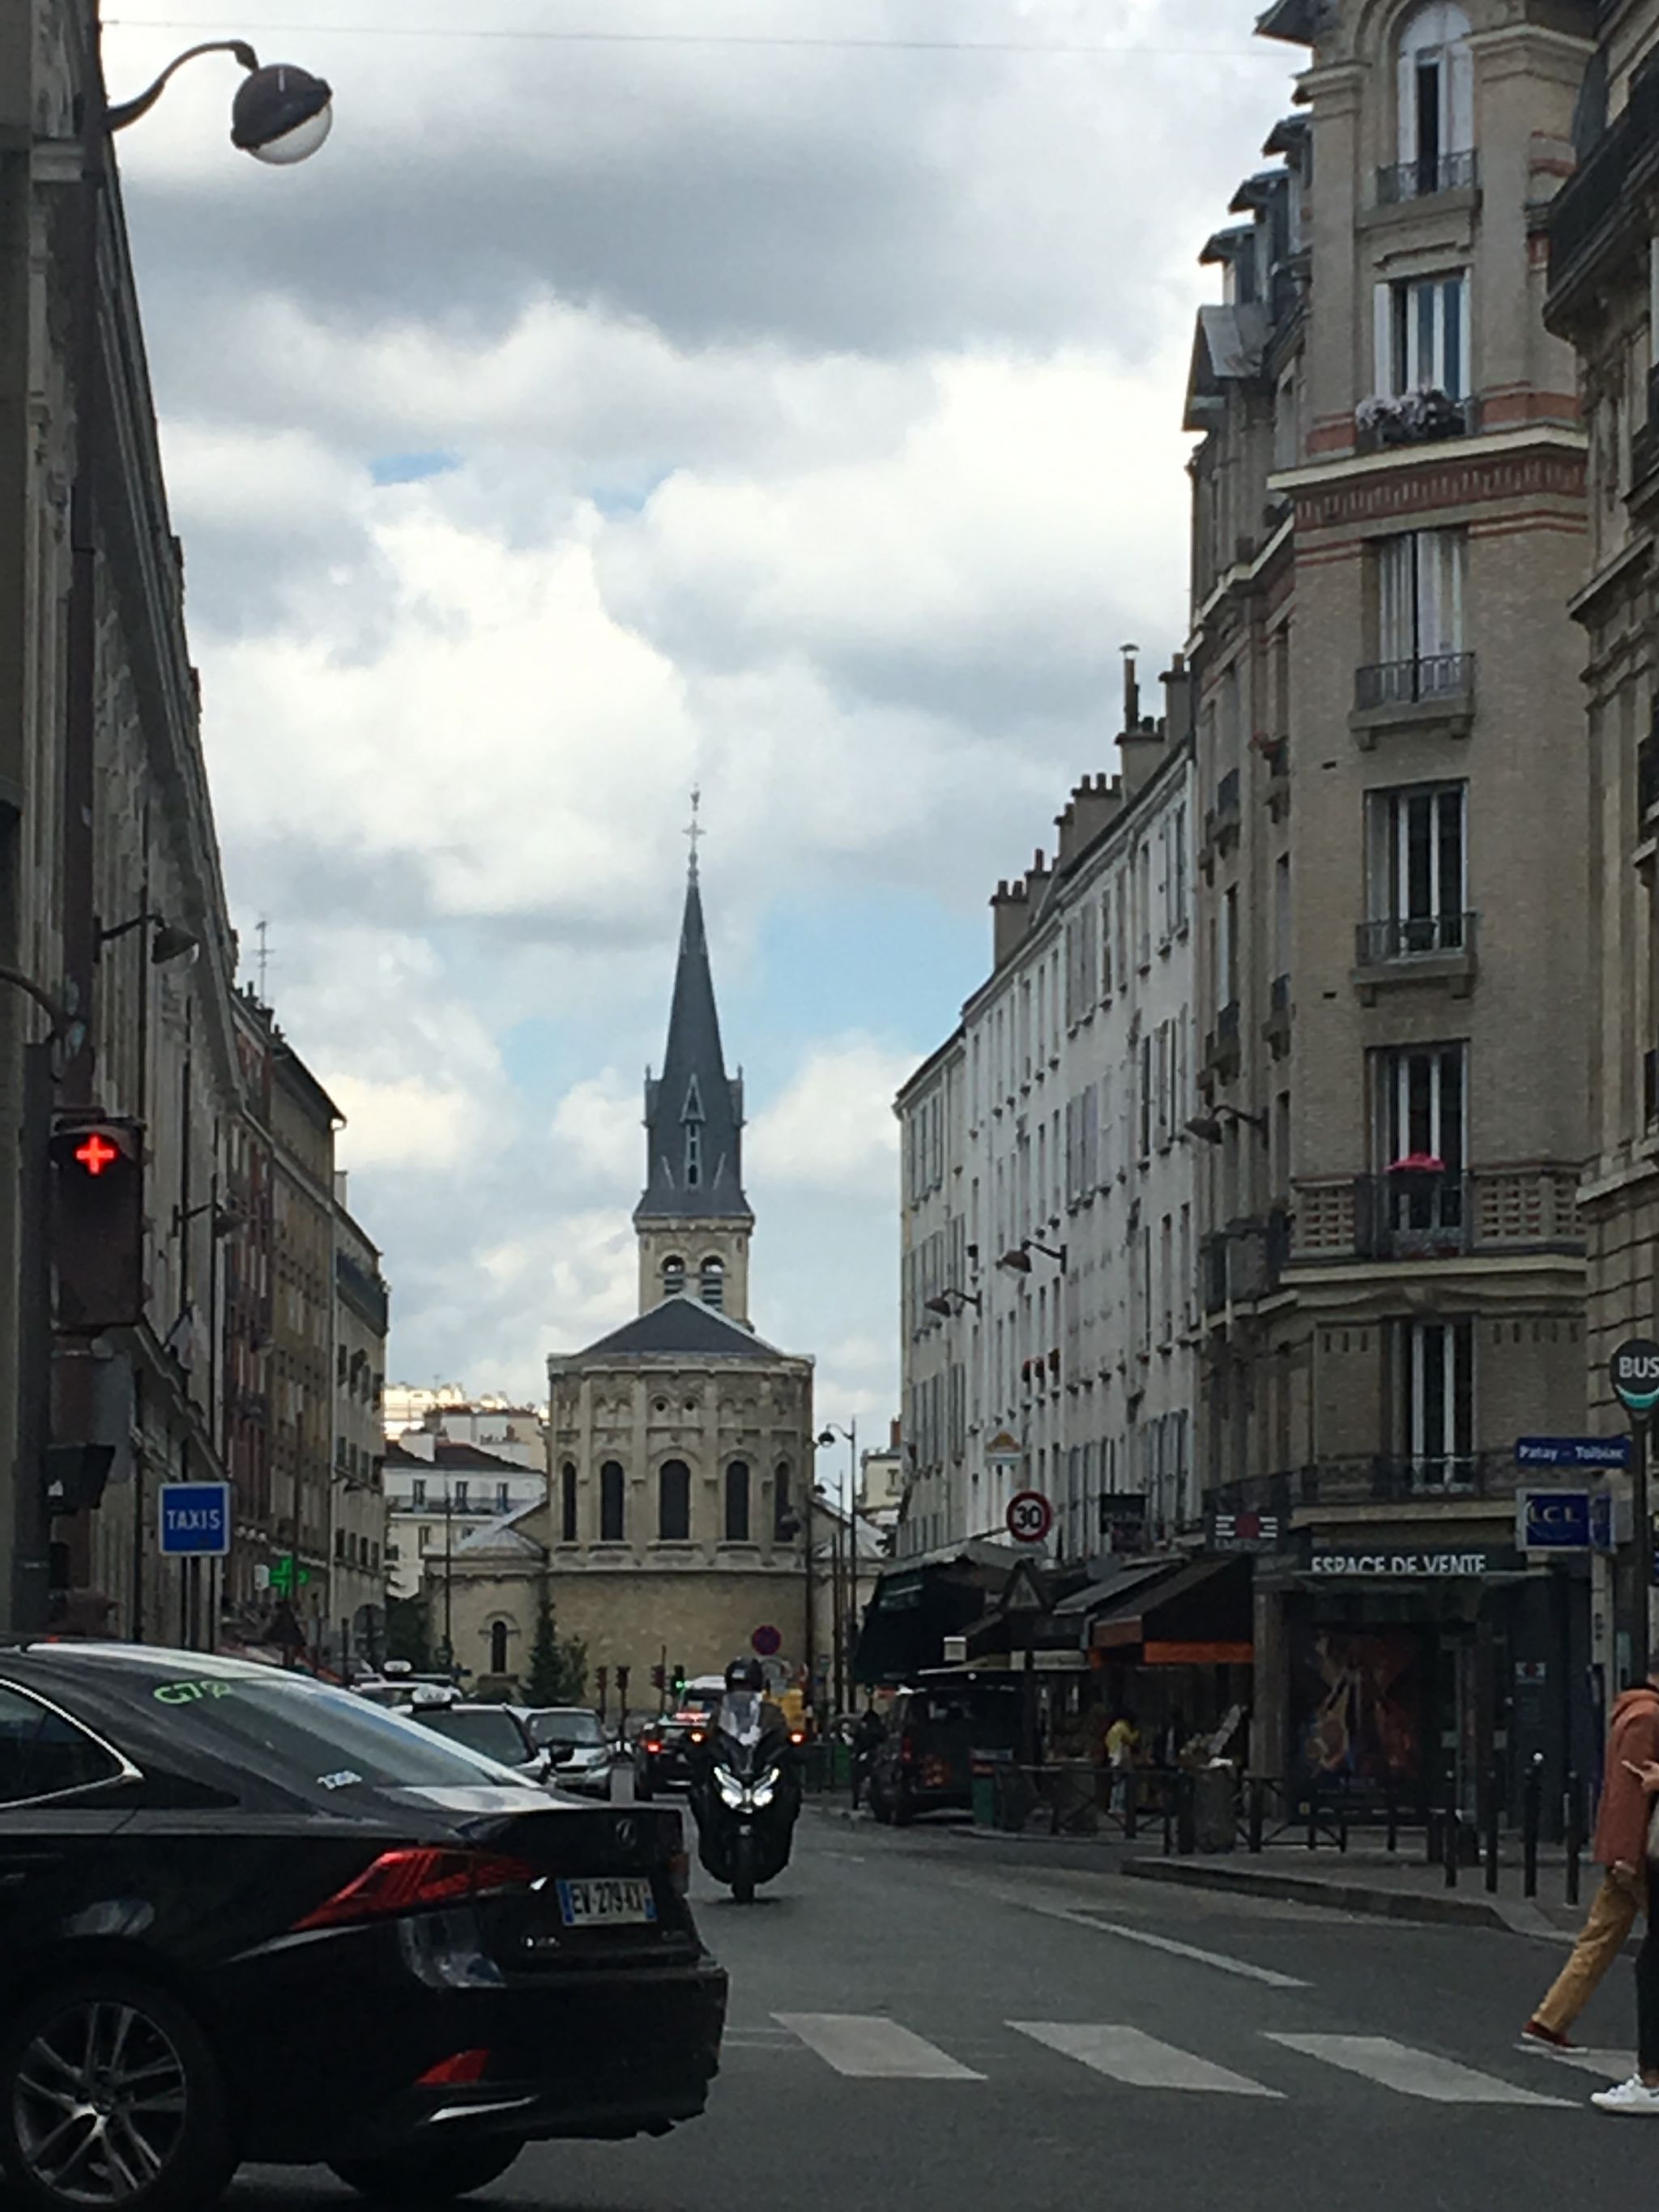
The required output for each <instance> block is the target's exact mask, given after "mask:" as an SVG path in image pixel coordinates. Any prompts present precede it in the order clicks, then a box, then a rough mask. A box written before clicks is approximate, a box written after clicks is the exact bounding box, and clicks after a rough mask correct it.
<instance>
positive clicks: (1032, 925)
mask: <svg viewBox="0 0 1659 2212" xmlns="http://www.w3.org/2000/svg"><path fill="white" fill-rule="evenodd" d="M1166 680H1167V684H1168V690H1169V697H1168V702H1167V703H1168V712H1167V714H1166V715H1165V716H1164V719H1163V720H1155V719H1153V718H1152V717H1150V716H1146V717H1143V716H1142V714H1141V712H1140V703H1139V690H1138V688H1137V685H1136V681H1135V677H1134V671H1133V662H1132V661H1131V662H1130V663H1129V664H1128V668H1127V682H1126V694H1127V696H1126V702H1125V704H1126V714H1125V731H1124V734H1123V736H1122V737H1121V738H1120V740H1119V745H1118V751H1119V758H1120V768H1119V772H1118V774H1117V775H1115V776H1114V777H1112V778H1111V780H1110V781H1108V779H1107V778H1106V777H1105V776H1104V775H1090V776H1087V777H1085V779H1084V781H1082V782H1081V783H1080V784H1079V786H1078V787H1077V788H1076V789H1075V790H1074V791H1073V793H1072V796H1071V799H1070V801H1069V803H1068V805H1067V806H1066V811H1065V812H1064V813H1063V814H1061V815H1060V817H1058V823H1057V827H1058V829H1059V840H1058V844H1057V848H1056V850H1055V852H1054V856H1053V858H1052V860H1050V859H1049V858H1048V857H1047V856H1046V855H1045V854H1042V853H1039V854H1037V856H1036V861H1035V863H1034V865H1033V866H1032V867H1031V868H1030V870H1029V871H1028V872H1027V873H1026V875H1025V876H1024V878H1019V879H1017V880H1015V881H1013V882H1012V883H1010V882H1004V883H1003V884H1000V885H999V887H998V890H997V891H996V894H995V896H994V898H993V899H992V902H991V905H992V909H993V917H994V952H993V964H992V969H991V972H990V974H989V975H987V978H986V980H985V981H984V982H983V983H982V984H981V986H980V987H979V988H978V989H977V990H976V991H975V993H974V994H973V995H972V996H971V997H970V998H969V1000H968V1001H967V1003H966V1005H965V1006H964V1007H963V1014H962V1021H961V1024H960V1026H959V1027H958V1029H957V1030H956V1031H955V1032H954V1034H953V1035H952V1036H951V1038H950V1039H949V1040H947V1042H945V1044H944V1045H942V1046H941V1047H940V1048H939V1050H938V1051H937V1052H936V1053H934V1054H933V1055H932V1057H931V1058H930V1059H928V1060H927V1061H925V1062H924V1063H923V1064H922V1066H921V1067H920V1068H919V1069H918V1070H917V1071H916V1073H915V1075H914V1076H912V1077H911V1079H910V1080H909V1081H908V1083H907V1084H906V1085H905V1086H904V1088H903V1090H902V1091H900V1093H899V1095H898V1099H897V1104H896V1110H897V1113H898V1116H899V1119H900V1121H901V1123H902V1128H903V1141H902V1159H903V1176H904V1184H903V1192H902V1216H901V1219H902V1238H901V1242H902V1285H901V1298H902V1346H903V1357H904V1364H903V1382H904V1391H903V1401H902V1402H903V1407H904V1414H903V1437H902V1449H903V1451H904V1455H905V1460H906V1481H907V1491H906V1495H905V1502H904V1508H903V1512H902V1518H901V1520H900V1522H899V1527H898V1530H897V1542H896V1549H897V1553H898V1554H899V1556H900V1557H901V1558H909V1557H915V1556H917V1555H921V1554H926V1553H931V1552H936V1551H939V1550H940V1549H942V1548H947V1547H954V1546H959V1545H961V1544H962V1543H963V1542H965V1541H970V1540H972V1539H975V1538H979V1537H987V1536H994V1535H997V1534H1000V1533H1001V1531H1002V1529H1003V1525H1004V1519H1005V1516H1006V1510H1007V1506H1008V1502H1009V1499H1010V1498H1011V1497H1012V1495H1013V1494H1014V1492H1017V1491H1021V1490H1036V1491H1039V1492H1042V1495H1043V1496H1044V1497H1046V1498H1048V1501H1049V1503H1050V1504H1051V1505H1052V1507H1053V1508H1054V1516H1055V1534H1054V1540H1053V1543H1052V1546H1051V1549H1052V1550H1053V1551H1054V1553H1055V1554H1056V1555H1057V1556H1059V1557H1060V1558H1062V1559H1067V1560H1079V1561H1080V1560H1085V1559H1088V1558H1090V1557H1091V1556H1092V1555H1094V1554H1096V1553H1100V1552H1103V1551H1107V1550H1109V1549H1111V1548H1112V1547H1113V1545H1114V1543H1115V1541H1131V1539H1132V1538H1133V1541H1137V1542H1152V1543H1159V1542H1163V1541H1168V1540H1170V1539H1171V1538H1173V1537H1174V1536H1175V1535H1176V1534H1177V1533H1178V1532H1179V1531H1181V1530H1182V1529H1183V1528H1191V1527H1192V1526H1193V1525H1194V1522H1196V1519H1197V1516H1198V1510H1199V1494H1198V1488H1197V1483H1196V1479H1195V1469H1194V1460H1193V1454H1192V1443H1191V1438H1192V1420H1193V1403H1194V1390H1195V1387H1196V1368H1195V1349H1194V1346H1195V1324H1196V1301H1195V1297H1194V1285H1195V1279H1196V1278H1195V1244H1194V1239H1195V1237H1196V1233H1197V1232H1196V1224H1195V1219H1194V1189H1193V1175H1194V1171H1193V1158H1192V1152H1191V1149H1190V1142H1189V1132H1188V1127H1187V1124H1188V1119H1189V1117H1190V1115H1191V1113H1192V1109H1193V1105H1194V1090H1193V1065H1194V1042H1193V1038H1194V1032H1193V1027H1192V1014H1191V1007H1192V976H1193V961H1194V947H1193V927H1192V916H1193V889H1194V872H1193V871H1194V813H1193V803H1192V774H1193V769H1192V755H1191V748H1190V745H1189V744H1188V742H1187V738H1186V732H1187V720H1188V702H1187V684H1186V678H1185V673H1184V671H1183V670H1182V668H1181V667H1180V666H1179V665H1177V666H1176V668H1175V669H1174V670H1172V671H1171V672H1170V677H1169V678H1167V679H1166Z"/></svg>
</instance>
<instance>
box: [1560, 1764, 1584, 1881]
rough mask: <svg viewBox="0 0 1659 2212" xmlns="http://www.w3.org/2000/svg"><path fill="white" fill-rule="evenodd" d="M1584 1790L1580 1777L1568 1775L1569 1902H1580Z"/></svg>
mask: <svg viewBox="0 0 1659 2212" xmlns="http://www.w3.org/2000/svg"><path fill="white" fill-rule="evenodd" d="M1582 1798H1583V1792H1582V1790H1580V1788H1579V1784H1578V1777H1577V1775H1576V1774H1572V1773H1569V1775H1568V1776H1567V1802H1566V1808H1565V1810H1566V1819H1565V1822H1564V1823H1563V1825H1564V1826H1565V1829H1566V1833H1567V1903H1568V1904H1569V1905H1577V1902H1578V1862H1579V1858H1580V1857H1581V1855H1582V1854H1583V1848H1584V1829H1583V1816H1584V1808H1583V1802H1582Z"/></svg>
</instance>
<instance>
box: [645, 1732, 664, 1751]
mask: <svg viewBox="0 0 1659 2212" xmlns="http://www.w3.org/2000/svg"><path fill="white" fill-rule="evenodd" d="M645 1747H646V1749H647V1751H649V1752H658V1751H660V1750H661V1749H662V1738H661V1737H660V1736H655V1735H651V1736H647V1738H646V1740H645Z"/></svg>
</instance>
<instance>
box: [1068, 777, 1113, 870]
mask: <svg viewBox="0 0 1659 2212" xmlns="http://www.w3.org/2000/svg"><path fill="white" fill-rule="evenodd" d="M1122 803H1123V801H1122V791H1121V786H1120V785H1119V783H1118V781H1117V780H1116V778H1115V777H1114V778H1113V779H1112V781H1110V782H1108V781H1107V780H1106V778H1105V777H1104V776H1103V775H1085V777H1084V779H1083V781H1082V782H1081V783H1079V785H1078V787H1077V788H1076V789H1075V790H1074V791H1073V793H1072V797H1071V802H1070V804H1069V805H1067V807H1066V811H1065V812H1064V813H1063V814H1057V815H1055V817H1054V827H1055V829H1058V830H1059V832H1060V846H1059V849H1058V851H1057V852H1056V854H1055V855H1054V865H1055V866H1056V867H1064V866H1065V865H1066V862H1067V861H1068V860H1073V859H1075V858H1076V856H1077V854H1079V853H1080V852H1081V851H1082V850H1083V848H1084V847H1085V845H1089V844H1091V843H1092V842H1093V841H1094V840H1095V838H1097V836H1099V835H1100V833H1101V831H1102V830H1103V829H1104V828H1105V827H1106V825H1107V823H1109V822H1110V821H1111V820H1112V819H1113V817H1115V815H1116V814H1117V813H1118V811H1120V809H1121V805H1122Z"/></svg>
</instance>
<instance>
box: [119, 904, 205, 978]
mask: <svg viewBox="0 0 1659 2212" xmlns="http://www.w3.org/2000/svg"><path fill="white" fill-rule="evenodd" d="M147 923H153V924H154V925H155V937H154V939H152V940H151V943H150V948H149V957H150V959H151V961H152V962H153V963H154V964H155V966H156V967H157V968H165V967H166V966H167V963H168V962H169V961H172V960H183V959H185V958H187V957H190V956H191V954H193V953H197V952H199V951H201V949H202V940H201V939H200V938H199V937H197V934H196V933H195V932H194V931H193V930H190V929H185V927H182V925H181V924H179V923H178V922H176V921H167V918H166V916H165V915H159V914H150V913H149V912H146V913H143V914H135V915H133V917H132V919H131V921H118V922H117V923H116V924H115V925H114V927H112V928H110V929H100V931H99V933H98V942H99V944H100V946H101V945H111V944H113V943H114V941H115V939H117V938H118V937H125V936H127V935H128V934H129V933H130V932H131V931H132V930H135V929H143V927H145V925H146V924H147Z"/></svg>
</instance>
